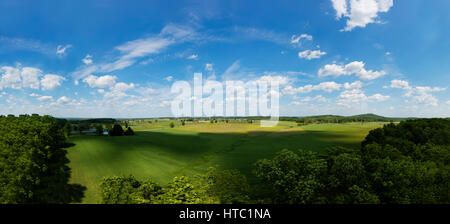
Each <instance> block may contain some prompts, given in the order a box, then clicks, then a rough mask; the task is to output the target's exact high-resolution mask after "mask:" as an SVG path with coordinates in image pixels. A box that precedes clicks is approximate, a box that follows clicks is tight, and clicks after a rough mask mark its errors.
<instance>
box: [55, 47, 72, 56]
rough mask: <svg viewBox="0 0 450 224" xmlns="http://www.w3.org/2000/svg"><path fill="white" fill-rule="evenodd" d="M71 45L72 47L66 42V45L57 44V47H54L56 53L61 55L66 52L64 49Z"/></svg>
mask: <svg viewBox="0 0 450 224" xmlns="http://www.w3.org/2000/svg"><path fill="white" fill-rule="evenodd" d="M71 47H72V45H70V44H68V45H66V46H63V45H58V47H57V48H56V54H57V55H58V56H63V55H65V54H66V50H67V49H69V48H71Z"/></svg>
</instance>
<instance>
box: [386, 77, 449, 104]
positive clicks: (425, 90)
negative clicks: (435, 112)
mask: <svg viewBox="0 0 450 224" xmlns="http://www.w3.org/2000/svg"><path fill="white" fill-rule="evenodd" d="M390 87H391V88H397V89H403V90H404V92H405V94H404V95H403V96H404V97H408V98H411V99H413V100H414V101H415V102H418V103H423V104H426V105H431V106H437V105H438V99H437V98H436V97H435V96H433V95H432V94H431V92H440V91H444V90H446V89H447V88H441V87H429V86H411V85H410V84H409V83H408V81H404V80H398V79H394V80H391V85H390Z"/></svg>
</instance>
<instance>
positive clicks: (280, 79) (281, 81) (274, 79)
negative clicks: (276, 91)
mask: <svg viewBox="0 0 450 224" xmlns="http://www.w3.org/2000/svg"><path fill="white" fill-rule="evenodd" d="M289 81H290V79H289V77H286V76H281V75H277V76H271V75H264V76H261V77H259V78H258V79H256V80H255V82H265V83H268V84H270V83H278V85H279V86H284V85H286V84H288V83H289Z"/></svg>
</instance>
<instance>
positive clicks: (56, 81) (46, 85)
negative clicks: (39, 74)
mask: <svg viewBox="0 0 450 224" xmlns="http://www.w3.org/2000/svg"><path fill="white" fill-rule="evenodd" d="M64 80H66V79H65V78H64V77H62V76H59V75H54V74H47V75H45V76H44V78H43V79H42V80H41V86H42V90H53V89H55V88H56V87H58V86H61V83H62V82H63V81H64Z"/></svg>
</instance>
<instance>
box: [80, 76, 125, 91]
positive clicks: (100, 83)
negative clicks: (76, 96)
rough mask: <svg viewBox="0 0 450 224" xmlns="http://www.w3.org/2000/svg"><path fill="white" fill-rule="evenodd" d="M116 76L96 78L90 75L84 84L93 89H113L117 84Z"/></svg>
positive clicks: (84, 80)
mask: <svg viewBox="0 0 450 224" xmlns="http://www.w3.org/2000/svg"><path fill="white" fill-rule="evenodd" d="M116 79H117V77H116V76H111V75H105V76H100V77H98V76H94V75H90V76H88V77H86V78H84V79H83V82H85V83H87V84H88V85H89V86H90V87H91V88H107V87H112V86H114V84H116Z"/></svg>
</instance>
